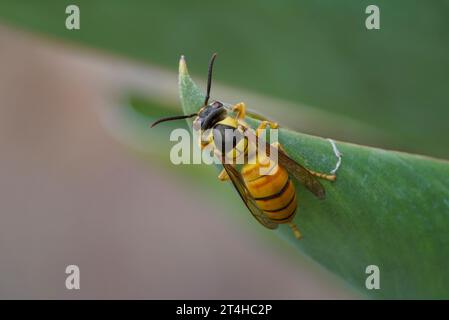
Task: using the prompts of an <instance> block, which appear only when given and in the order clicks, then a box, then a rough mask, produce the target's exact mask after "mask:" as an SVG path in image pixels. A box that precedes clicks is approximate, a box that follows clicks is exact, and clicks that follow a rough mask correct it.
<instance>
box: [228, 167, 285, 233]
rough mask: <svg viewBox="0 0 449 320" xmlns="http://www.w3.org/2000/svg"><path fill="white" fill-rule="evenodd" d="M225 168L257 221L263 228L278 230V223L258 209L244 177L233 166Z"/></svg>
mask: <svg viewBox="0 0 449 320" xmlns="http://www.w3.org/2000/svg"><path fill="white" fill-rule="evenodd" d="M223 167H224V169H225V170H226V173H227V174H228V176H229V178H230V179H231V181H232V184H233V185H234V187H235V189H236V190H237V192H238V193H239V195H240V197H241V198H242V200H243V202H244V203H245V205H246V207H247V208H248V210H249V211H250V212H251V214H252V215H253V216H254V218H256V219H257V221H259V222H260V223H261V224H262V225H263V226H265V227H266V228H268V229H276V228H277V227H278V225H277V223H274V222H272V221H271V220H270V219H269V218H268V217H267V216H266V215H265V213H264V212H263V211H262V210H261V209H260V208H259V207H258V205H257V203H256V200H254V198H253V197H252V196H251V194H250V193H249V190H248V188H247V187H246V185H245V182H244V181H243V178H242V175H241V174H240V172H239V171H237V169H235V168H234V167H233V166H232V165H230V164H226V163H223Z"/></svg>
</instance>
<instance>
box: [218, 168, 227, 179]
mask: <svg viewBox="0 0 449 320" xmlns="http://www.w3.org/2000/svg"><path fill="white" fill-rule="evenodd" d="M218 179H220V180H221V181H226V180H229V176H228V173H227V172H226V170H225V169H223V170H221V172H220V174H219V175H218Z"/></svg>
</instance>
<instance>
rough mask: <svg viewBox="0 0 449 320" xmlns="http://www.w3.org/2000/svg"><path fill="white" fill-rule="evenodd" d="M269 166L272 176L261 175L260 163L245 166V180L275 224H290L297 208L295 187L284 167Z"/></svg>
mask: <svg viewBox="0 0 449 320" xmlns="http://www.w3.org/2000/svg"><path fill="white" fill-rule="evenodd" d="M269 165H271V167H270V168H271V169H269V170H270V173H272V174H270V175H261V174H260V167H261V165H260V164H259V163H257V164H246V165H244V166H243V168H242V171H241V172H242V176H243V179H244V180H245V184H246V186H247V188H248V190H249V192H250V193H251V195H252V196H253V198H254V199H256V202H257V204H258V206H259V207H260V208H261V209H262V210H263V211H264V212H265V214H266V215H267V216H268V217H269V218H270V219H271V220H272V221H273V222H276V223H287V222H290V221H291V220H292V219H293V217H294V215H295V212H296V207H297V202H296V192H295V187H294V185H293V182H292V181H291V180H290V178H289V176H288V173H287V171H286V170H285V169H284V168H283V167H281V166H279V165H277V164H276V165H273V164H272V163H271V164H269Z"/></svg>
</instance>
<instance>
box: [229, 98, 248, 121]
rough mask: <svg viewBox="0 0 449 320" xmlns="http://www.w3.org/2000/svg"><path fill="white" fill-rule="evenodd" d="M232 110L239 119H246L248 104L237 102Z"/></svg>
mask: <svg viewBox="0 0 449 320" xmlns="http://www.w3.org/2000/svg"><path fill="white" fill-rule="evenodd" d="M232 111H234V112H235V113H236V118H237V119H244V118H245V117H246V105H245V104H244V103H243V102H240V103H237V104H236V105H235V106H233V107H232Z"/></svg>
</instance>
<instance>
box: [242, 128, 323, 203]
mask: <svg viewBox="0 0 449 320" xmlns="http://www.w3.org/2000/svg"><path fill="white" fill-rule="evenodd" d="M247 133H248V134H249V135H252V136H253V137H252V138H254V139H255V140H253V141H256V143H257V145H259V140H260V141H261V142H262V143H265V150H266V153H267V156H269V157H270V155H272V154H274V153H277V155H278V163H279V164H280V165H281V166H283V167H284V168H285V169H286V170H287V171H288V172H289V173H290V174H291V175H292V176H293V177H294V178H295V179H296V180H298V181H299V182H300V183H301V184H302V185H304V186H305V187H306V188H307V189H309V191H310V192H312V193H313V194H314V195H315V196H316V197H318V198H319V199H324V197H325V195H326V192H325V190H324V187H323V185H322V184H321V183H320V182H319V181H318V179H317V178H315V177H314V176H313V175H312V174H311V173H310V171H309V170H307V169H306V168H304V167H303V166H302V165H300V164H299V163H297V162H296V161H295V160H293V159H292V158H290V157H289V156H288V155H287V154H286V153H285V152H284V151H283V150H282V149H280V148H276V147H274V146H272V145H270V144H269V143H267V142H266V141H263V140H262V139H260V138H259V137H258V136H257V135H256V134H255V133H253V132H252V131H251V130H247Z"/></svg>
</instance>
